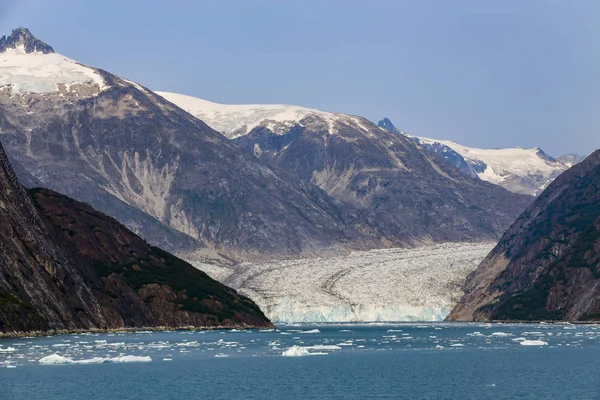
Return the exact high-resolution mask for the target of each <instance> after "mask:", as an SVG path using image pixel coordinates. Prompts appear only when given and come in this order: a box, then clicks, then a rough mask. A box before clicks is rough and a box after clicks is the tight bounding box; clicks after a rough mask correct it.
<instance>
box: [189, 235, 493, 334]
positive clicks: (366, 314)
mask: <svg viewBox="0 0 600 400" xmlns="http://www.w3.org/2000/svg"><path fill="white" fill-rule="evenodd" d="M494 245H495V244H494V243H445V244H438V245H434V246H426V247H419V248H414V249H384V250H371V251H364V252H353V253H352V254H350V255H347V256H339V257H332V258H316V259H301V260H287V261H273V262H265V263H242V264H239V265H237V266H234V267H220V266H215V265H209V264H203V263H198V262H191V263H192V264H193V265H194V266H196V267H197V268H199V269H201V270H203V271H204V272H206V273H207V274H209V275H210V276H211V277H212V278H214V279H216V280H219V281H220V282H222V283H224V284H226V285H228V286H231V287H233V288H235V289H237V290H238V291H240V293H242V294H244V295H246V296H248V297H250V298H251V299H252V300H254V301H255V302H256V303H257V304H258V305H259V306H260V308H261V309H262V310H263V311H264V312H265V314H266V315H267V317H269V318H270V319H271V320H272V321H273V322H275V323H297V322H377V321H381V322H382V321H441V320H443V319H444V318H445V317H446V316H447V315H448V313H449V312H450V311H451V309H452V308H453V307H454V305H455V303H456V302H457V301H458V299H459V297H460V296H461V295H462V290H461V286H462V284H463V282H464V280H465V278H466V276H467V275H468V274H469V273H470V272H471V271H473V270H474V269H475V268H476V267H477V265H478V264H479V263H480V262H481V260H483V258H484V257H485V256H486V255H487V254H488V253H489V252H490V250H492V248H493V247H494Z"/></svg>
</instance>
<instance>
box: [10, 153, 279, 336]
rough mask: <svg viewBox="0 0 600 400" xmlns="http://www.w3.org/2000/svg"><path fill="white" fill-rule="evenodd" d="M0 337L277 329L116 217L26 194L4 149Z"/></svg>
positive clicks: (48, 194) (45, 193) (47, 194)
mask: <svg viewBox="0 0 600 400" xmlns="http://www.w3.org/2000/svg"><path fill="white" fill-rule="evenodd" d="M0 188H2V190H1V191H0V333H4V334H6V333H9V334H10V333H14V332H29V331H52V330H75V329H110V328H114V329H119V328H127V327H159V326H164V327H172V328H177V327H215V326H227V327H245V326H252V327H264V326H271V324H270V322H269V321H268V320H267V319H266V318H265V317H264V315H263V314H262V312H261V311H260V309H259V308H258V307H257V306H256V305H255V304H254V303H253V302H252V301H251V300H249V299H247V298H245V297H243V296H241V295H239V294H237V293H236V292H235V291H234V290H232V289H229V288H227V287H226V286H223V285H222V284H220V283H218V282H216V281H214V280H212V279H211V278H209V277H208V276H207V275H206V274H205V273H203V272H201V271H199V270H197V269H195V268H194V267H192V266H191V265H189V264H187V263H185V262H184V261H182V260H180V259H178V258H176V257H174V256H173V255H171V254H169V253H167V252H165V251H163V250H160V249H158V248H155V247H152V246H150V245H149V244H147V243H146V242H145V241H144V240H142V239H140V238H139V237H138V236H136V235H135V234H134V233H132V232H131V231H130V230H128V229H127V228H125V227H124V226H122V225H121V224H119V223H118V222H117V221H116V220H114V219H112V218H110V217H107V216H106V215H104V214H102V213H99V212H97V211H95V210H94V209H93V208H91V207H90V206H89V205H87V204H84V203H80V202H76V201H74V200H72V199H69V198H67V197H65V196H63V195H60V194H58V193H55V192H52V191H49V190H45V189H39V190H32V191H31V192H27V191H26V190H25V189H24V188H23V187H22V186H21V185H20V183H19V181H18V179H17V177H16V175H15V173H14V171H13V170H12V168H11V166H10V164H9V161H8V159H7V157H6V155H5V153H4V150H3V149H2V147H0Z"/></svg>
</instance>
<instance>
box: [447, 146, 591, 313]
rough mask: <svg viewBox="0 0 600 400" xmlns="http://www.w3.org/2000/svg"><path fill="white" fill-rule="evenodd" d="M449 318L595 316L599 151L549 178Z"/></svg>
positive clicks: (471, 281)
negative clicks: (540, 192)
mask: <svg viewBox="0 0 600 400" xmlns="http://www.w3.org/2000/svg"><path fill="white" fill-rule="evenodd" d="M465 293H466V294H465V295H464V297H463V298H462V299H461V301H460V302H459V304H458V305H457V306H456V307H455V308H454V310H453V311H452V313H451V314H450V316H449V319H451V320H460V321H471V320H477V321H484V320H519V321H538V320H563V321H592V320H593V321H598V320H600V150H598V151H596V152H595V153H593V154H592V155H590V156H589V157H588V158H586V159H585V160H584V161H583V162H581V163H580V164H577V165H575V166H574V167H572V168H570V169H569V170H567V171H566V172H564V173H563V174H562V175H560V176H559V177H558V178H556V180H555V181H554V182H552V183H551V184H550V185H549V186H548V188H546V190H544V192H542V194H540V195H539V196H538V198H537V199H536V200H535V202H534V203H533V204H531V206H529V208H527V210H526V211H525V212H524V213H523V214H521V216H520V217H519V218H518V219H517V220H516V221H515V223H514V224H513V225H512V226H511V227H510V228H509V229H508V231H507V232H506V233H505V234H504V236H503V237H502V239H501V240H500V242H499V243H498V244H497V246H496V247H495V248H494V249H493V250H492V252H491V253H490V254H489V255H488V256H487V257H486V258H485V259H484V260H483V261H482V263H481V264H480V265H479V267H478V268H477V270H476V271H475V272H474V273H473V274H471V275H470V276H469V278H468V279H467V282H466V284H465Z"/></svg>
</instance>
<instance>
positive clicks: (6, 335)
mask: <svg viewBox="0 0 600 400" xmlns="http://www.w3.org/2000/svg"><path fill="white" fill-rule="evenodd" d="M369 324H375V325H379V324H381V325H395V324H403V325H407V324H408V325H425V324H432V325H433V324H447V325H463V324H478V325H481V324H494V325H600V321H363V322H360V321H348V322H284V323H280V324H279V325H283V326H290V325H292V326H293V325H304V326H333V325H369ZM234 329H244V330H245V329H250V330H261V329H278V327H277V326H276V325H273V326H184V327H181V326H180V327H168V326H154V327H129V328H109V329H100V328H91V329H53V330H48V331H30V332H8V333H6V332H0V340H2V339H15V338H24V337H41V336H57V335H85V334H94V333H132V332H140V333H144V332H167V331H230V330H234Z"/></svg>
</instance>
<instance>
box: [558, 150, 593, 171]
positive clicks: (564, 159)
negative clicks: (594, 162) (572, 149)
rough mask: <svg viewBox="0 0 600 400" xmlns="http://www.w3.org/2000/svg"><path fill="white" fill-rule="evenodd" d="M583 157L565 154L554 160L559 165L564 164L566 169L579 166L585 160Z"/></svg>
mask: <svg viewBox="0 0 600 400" xmlns="http://www.w3.org/2000/svg"><path fill="white" fill-rule="evenodd" d="M585 158H586V157H585V156H582V155H579V154H573V153H569V154H565V155H564V156H560V157H557V158H556V159H557V160H558V161H560V162H561V163H563V164H565V165H566V166H567V167H569V168H571V167H572V166H573V165H576V164H579V163H580V162H582V161H583V160H585Z"/></svg>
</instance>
